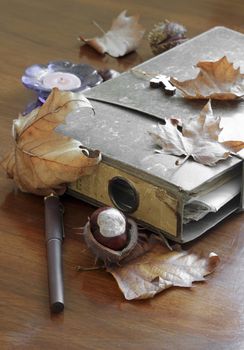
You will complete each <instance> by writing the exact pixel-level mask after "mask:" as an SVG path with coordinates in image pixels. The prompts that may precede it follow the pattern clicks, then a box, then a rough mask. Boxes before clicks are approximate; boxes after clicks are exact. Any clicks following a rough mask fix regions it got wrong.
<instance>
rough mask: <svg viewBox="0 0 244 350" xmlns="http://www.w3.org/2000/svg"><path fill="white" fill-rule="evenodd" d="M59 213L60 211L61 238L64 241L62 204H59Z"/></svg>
mask: <svg viewBox="0 0 244 350" xmlns="http://www.w3.org/2000/svg"><path fill="white" fill-rule="evenodd" d="M59 211H60V220H61V226H62V238H63V240H64V238H65V231H64V220H63V215H64V206H63V204H62V203H59Z"/></svg>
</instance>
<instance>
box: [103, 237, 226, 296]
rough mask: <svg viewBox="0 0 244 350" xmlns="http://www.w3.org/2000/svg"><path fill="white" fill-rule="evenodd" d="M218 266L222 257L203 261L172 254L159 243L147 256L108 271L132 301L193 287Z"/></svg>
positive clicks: (193, 257)
mask: <svg viewBox="0 0 244 350" xmlns="http://www.w3.org/2000/svg"><path fill="white" fill-rule="evenodd" d="M218 264H219V257H218V256H217V255H216V254H214V253H211V254H209V256H208V257H207V258H203V257H200V256H198V255H196V254H194V253H189V252H186V251H173V252H169V251H168V250H167V251H166V249H165V248H164V247H163V246H162V244H160V243H157V244H155V245H154V247H153V248H152V249H151V250H150V251H149V252H147V253H146V254H145V255H143V256H141V257H139V258H137V259H135V260H132V261H130V262H129V263H127V264H126V265H125V266H123V267H114V268H110V269H108V271H109V272H110V273H111V274H112V275H113V276H114V278H115V279H116V281H117V283H118V285H119V288H120V289H121V291H122V292H123V294H124V296H125V298H126V299H127V300H132V299H147V298H152V297H153V296H154V295H155V294H157V293H159V292H161V291H163V290H164V289H167V288H169V287H172V286H178V287H191V286H192V282H194V281H204V276H206V275H208V274H210V273H211V272H213V271H214V269H215V268H216V266H217V265H218Z"/></svg>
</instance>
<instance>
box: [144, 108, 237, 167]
mask: <svg viewBox="0 0 244 350" xmlns="http://www.w3.org/2000/svg"><path fill="white" fill-rule="evenodd" d="M176 124H177V120H176V119H175V118H173V119H166V124H165V125H159V131H158V132H156V133H155V132H149V134H150V135H151V136H152V138H153V140H154V142H155V143H156V144H157V145H158V146H160V147H161V148H162V149H163V151H164V152H165V153H167V154H173V155H176V156H181V155H185V156H186V157H185V159H184V161H185V160H187V159H188V158H189V157H190V156H191V157H192V158H193V159H194V160H195V161H196V162H198V163H201V164H204V165H209V166H212V165H215V164H216V163H217V162H218V161H219V160H221V159H226V158H227V157H229V156H230V152H229V151H228V150H227V149H226V148H225V146H224V145H223V144H221V143H220V142H218V141H217V140H218V135H219V133H220V132H221V130H222V129H221V128H220V127H219V124H220V118H216V117H214V115H213V112H212V108H211V103H210V101H209V102H208V103H207V104H206V105H205V106H204V108H203V109H202V111H201V112H200V115H199V116H198V117H193V118H191V119H190V120H188V121H187V124H186V125H185V124H184V123H182V132H180V131H179V130H178V129H177V125H176ZM177 164H178V165H179V163H178V162H177Z"/></svg>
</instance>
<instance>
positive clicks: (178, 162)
mask: <svg viewBox="0 0 244 350" xmlns="http://www.w3.org/2000/svg"><path fill="white" fill-rule="evenodd" d="M190 156H191V155H190V154H187V155H186V157H185V158H184V159H183V160H182V161H180V160H179V159H177V160H176V162H175V165H177V166H182V165H183V164H184V163H185V162H186V161H187V159H188V158H189V157H190Z"/></svg>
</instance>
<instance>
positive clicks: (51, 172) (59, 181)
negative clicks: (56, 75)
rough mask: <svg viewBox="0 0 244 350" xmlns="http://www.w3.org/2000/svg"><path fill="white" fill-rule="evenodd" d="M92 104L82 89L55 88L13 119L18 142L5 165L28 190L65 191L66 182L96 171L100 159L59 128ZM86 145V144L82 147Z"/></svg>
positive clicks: (15, 140)
mask: <svg viewBox="0 0 244 350" xmlns="http://www.w3.org/2000/svg"><path fill="white" fill-rule="evenodd" d="M83 107H89V108H91V104H90V102H89V101H88V100H87V99H86V98H85V97H84V96H83V95H82V94H81V93H72V92H61V91H59V90H58V89H57V88H55V89H53V91H52V93H51V94H50V96H49V97H48V99H47V101H46V103H45V104H44V105H43V106H42V107H40V108H36V109H35V110H33V111H32V112H31V113H30V114H29V115H27V116H25V117H23V116H19V118H18V119H16V120H14V121H13V138H14V146H13V149H12V151H11V152H10V153H9V154H8V155H7V156H6V157H5V159H3V161H2V162H1V165H2V166H3V167H4V169H5V170H6V171H7V173H8V175H9V176H10V177H11V178H13V179H14V180H15V182H16V184H17V185H18V187H19V188H20V189H21V190H22V191H24V192H31V193H35V194H39V195H47V194H49V193H50V192H57V193H58V194H61V193H63V192H64V191H65V189H66V183H68V182H73V181H76V180H77V179H78V178H79V177H80V176H82V175H87V174H90V173H91V172H92V170H93V169H94V167H95V166H96V164H97V163H98V162H99V161H100V159H101V155H100V152H98V151H95V152H94V154H92V153H91V152H89V151H88V150H86V149H85V148H84V147H82V146H81V143H80V142H79V141H77V140H74V139H71V138H69V137H67V136H63V135H61V134H59V133H56V132H55V128H56V127H57V126H58V125H59V124H61V123H63V122H64V121H65V117H66V116H67V115H68V114H69V113H71V112H72V111H74V110H77V109H80V108H83ZM81 147H82V148H81Z"/></svg>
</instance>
